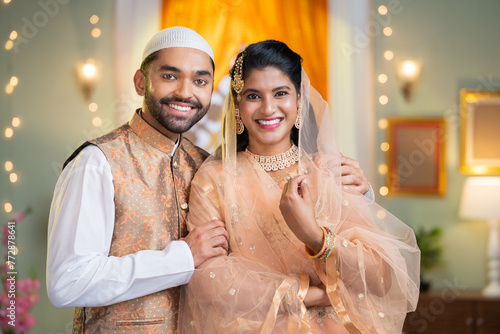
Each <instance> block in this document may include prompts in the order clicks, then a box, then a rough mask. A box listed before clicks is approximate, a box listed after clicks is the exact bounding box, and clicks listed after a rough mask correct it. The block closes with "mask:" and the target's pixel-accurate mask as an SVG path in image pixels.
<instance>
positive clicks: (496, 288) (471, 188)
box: [459, 176, 500, 297]
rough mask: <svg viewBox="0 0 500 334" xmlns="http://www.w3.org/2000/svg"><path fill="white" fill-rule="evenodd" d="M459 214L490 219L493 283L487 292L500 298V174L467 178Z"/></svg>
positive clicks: (485, 291) (489, 249) (490, 269)
mask: <svg viewBox="0 0 500 334" xmlns="http://www.w3.org/2000/svg"><path fill="white" fill-rule="evenodd" d="M459 216H460V217H461V218H463V219H481V220H482V219H484V220H488V223H489V227H490V233H489V237H488V268H489V273H488V277H489V283H488V285H487V286H486V287H485V288H484V289H483V295H484V296H488V297H500V271H499V267H498V264H499V261H498V260H499V249H498V223H499V221H500V177H498V176H488V177H487V176H471V177H469V178H467V179H466V180H465V183H464V186H463V190H462V198H461V200H460V211H459Z"/></svg>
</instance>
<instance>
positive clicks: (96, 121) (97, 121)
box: [92, 117, 102, 127]
mask: <svg viewBox="0 0 500 334" xmlns="http://www.w3.org/2000/svg"><path fill="white" fill-rule="evenodd" d="M92 125H93V126H95V127H98V126H101V125H102V119H101V118H100V117H94V118H92Z"/></svg>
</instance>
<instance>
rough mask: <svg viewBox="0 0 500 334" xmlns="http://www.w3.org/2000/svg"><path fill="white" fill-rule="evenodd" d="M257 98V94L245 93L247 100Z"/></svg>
mask: <svg viewBox="0 0 500 334" xmlns="http://www.w3.org/2000/svg"><path fill="white" fill-rule="evenodd" d="M258 98H259V96H258V95H257V94H253V93H252V94H248V95H247V99H249V100H255V99H258Z"/></svg>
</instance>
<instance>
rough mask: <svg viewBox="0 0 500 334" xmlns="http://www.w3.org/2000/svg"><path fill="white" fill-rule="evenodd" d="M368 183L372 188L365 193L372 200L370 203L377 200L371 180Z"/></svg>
mask: <svg viewBox="0 0 500 334" xmlns="http://www.w3.org/2000/svg"><path fill="white" fill-rule="evenodd" d="M368 185H369V186H370V189H368V191H367V192H366V193H365V196H366V197H367V198H368V199H369V200H370V201H371V202H370V203H373V202H375V193H374V192H373V188H372V185H371V184H370V182H368Z"/></svg>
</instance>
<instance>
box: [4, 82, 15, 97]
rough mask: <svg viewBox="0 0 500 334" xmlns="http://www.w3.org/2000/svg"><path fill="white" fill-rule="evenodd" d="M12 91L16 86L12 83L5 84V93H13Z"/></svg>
mask: <svg viewBox="0 0 500 334" xmlns="http://www.w3.org/2000/svg"><path fill="white" fill-rule="evenodd" d="M12 92H14V86H12V85H11V84H10V83H8V84H7V85H6V86H5V94H7V95H9V94H12Z"/></svg>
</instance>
